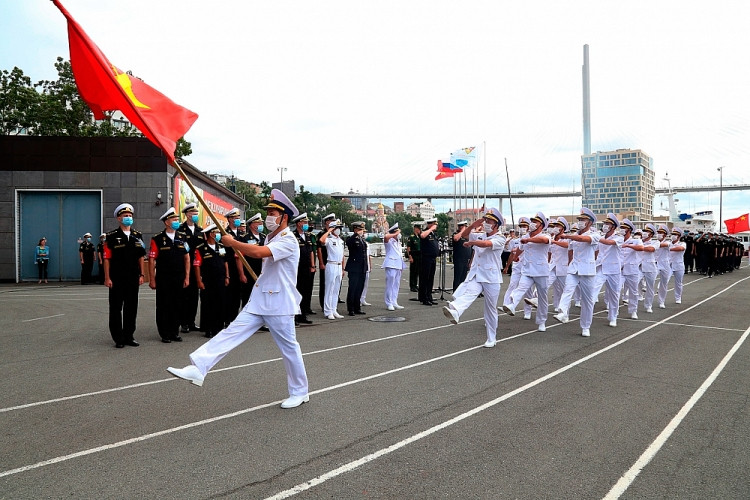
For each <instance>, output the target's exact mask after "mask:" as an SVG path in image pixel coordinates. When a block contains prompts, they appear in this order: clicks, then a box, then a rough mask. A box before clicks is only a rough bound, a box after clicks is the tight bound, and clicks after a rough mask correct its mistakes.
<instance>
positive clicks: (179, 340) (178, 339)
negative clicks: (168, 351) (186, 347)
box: [170, 335, 182, 342]
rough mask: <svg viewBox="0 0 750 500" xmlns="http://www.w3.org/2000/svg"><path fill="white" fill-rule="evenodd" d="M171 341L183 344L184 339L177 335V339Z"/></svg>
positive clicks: (173, 338)
mask: <svg viewBox="0 0 750 500" xmlns="http://www.w3.org/2000/svg"><path fill="white" fill-rule="evenodd" d="M170 340H171V341H172V342H182V337H180V336H179V335H177V336H175V337H172V338H171V339H170Z"/></svg>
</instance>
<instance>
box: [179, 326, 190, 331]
mask: <svg viewBox="0 0 750 500" xmlns="http://www.w3.org/2000/svg"><path fill="white" fill-rule="evenodd" d="M189 332H190V327H189V326H188V325H182V329H181V330H180V333H189Z"/></svg>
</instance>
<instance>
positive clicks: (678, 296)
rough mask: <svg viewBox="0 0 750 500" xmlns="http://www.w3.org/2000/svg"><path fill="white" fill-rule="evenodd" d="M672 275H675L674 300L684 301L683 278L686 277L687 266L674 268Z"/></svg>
mask: <svg viewBox="0 0 750 500" xmlns="http://www.w3.org/2000/svg"><path fill="white" fill-rule="evenodd" d="M672 276H674V300H679V301H680V302H682V279H683V278H684V277H685V268H684V267H683V268H682V269H680V268H677V269H674V270H673V271H672Z"/></svg>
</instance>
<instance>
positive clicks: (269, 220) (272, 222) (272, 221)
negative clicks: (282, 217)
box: [266, 215, 279, 232]
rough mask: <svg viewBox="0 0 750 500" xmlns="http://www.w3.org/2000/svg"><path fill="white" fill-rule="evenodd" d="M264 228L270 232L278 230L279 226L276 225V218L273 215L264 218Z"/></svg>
mask: <svg viewBox="0 0 750 500" xmlns="http://www.w3.org/2000/svg"><path fill="white" fill-rule="evenodd" d="M266 227H267V228H268V230H269V231H271V232H274V231H276V230H277V229H278V228H279V225H278V224H276V217H274V216H273V215H268V216H266Z"/></svg>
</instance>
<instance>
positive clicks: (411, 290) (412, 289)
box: [409, 288, 419, 292]
mask: <svg viewBox="0 0 750 500" xmlns="http://www.w3.org/2000/svg"><path fill="white" fill-rule="evenodd" d="M409 291H410V292H418V291H419V290H418V289H416V288H409Z"/></svg>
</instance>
